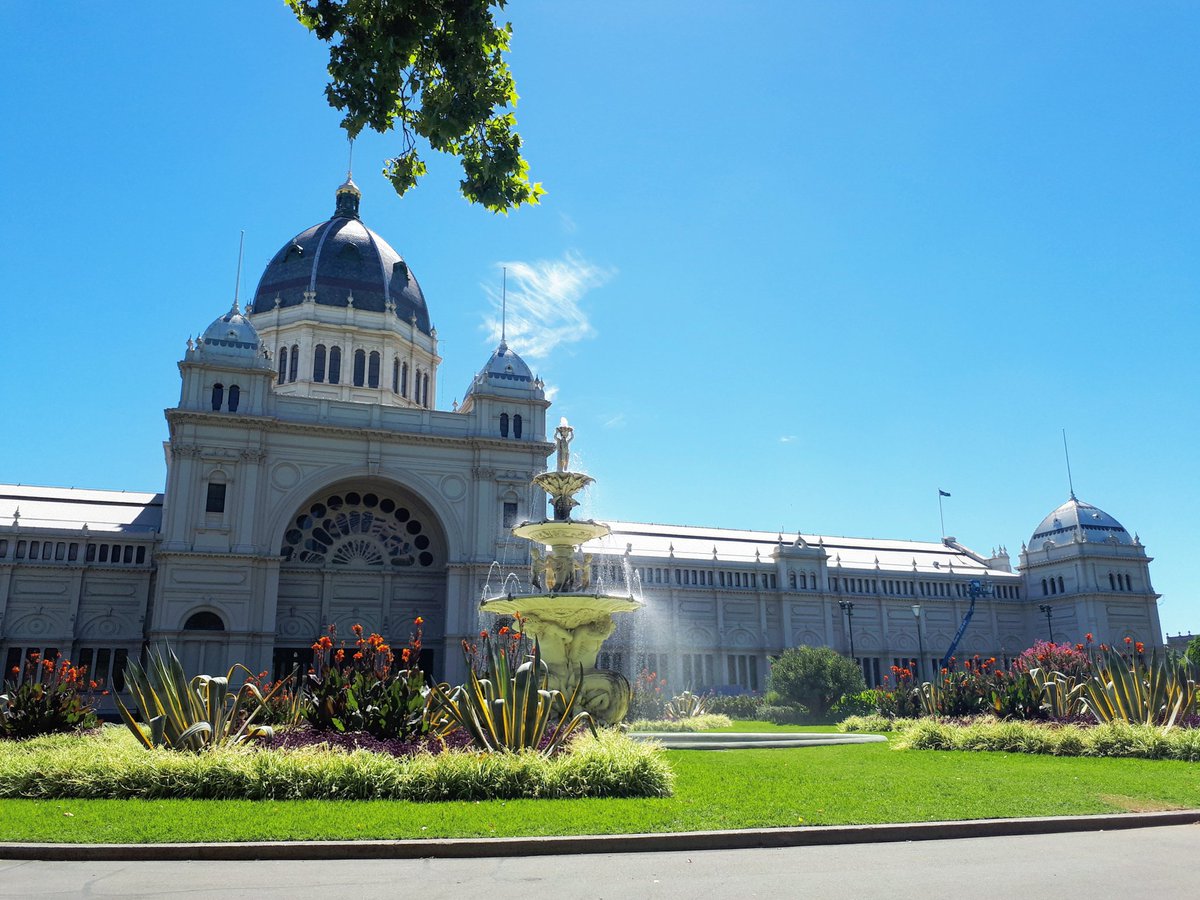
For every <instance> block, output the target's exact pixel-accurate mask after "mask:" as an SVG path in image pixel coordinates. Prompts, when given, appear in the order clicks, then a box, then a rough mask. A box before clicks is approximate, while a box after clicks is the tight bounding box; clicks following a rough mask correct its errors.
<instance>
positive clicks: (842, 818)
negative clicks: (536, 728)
mask: <svg viewBox="0 0 1200 900" xmlns="http://www.w3.org/2000/svg"><path fill="white" fill-rule="evenodd" d="M666 757H667V759H668V761H669V762H670V764H671V766H672V768H674V770H675V773H676V782H675V795H674V796H673V797H670V798H664V799H655V800H645V799H642V800H626V799H608V800H515V801H514V800H510V801H485V802H478V803H469V802H437V803H411V802H397V801H391V802H389V801H360V802H345V801H286V802H258V803H256V802H251V801H234V800H228V801H217V800H209V801H194V800H123V801H122V800H90V801H89V800H53V801H34V800H0V840H9V841H73V842H107V841H131V842H160V841H205V840H215V841H248V840H317V839H327V840H350V839H368V838H390V839H405V838H433V837H481V836H482V837H488V836H508V835H561V834H614V833H628V832H659V831H690V830H711V829H721V828H751V827H776V826H789V825H834V824H850V823H873V822H921V821H932V820H939V819H951V820H953V819H975V818H991V817H1011V816H1049V815H1082V814H1087V813H1112V812H1125V811H1135V810H1156V809H1179V808H1193V807H1196V806H1200V770H1198V769H1197V767H1196V764H1194V763H1184V762H1173V761H1157V760H1141V759H1080V758H1057V757H1049V756H1032V755H1025V754H1002V753H979V752H955V751H921V750H907V751H899V752H898V751H895V750H893V749H892V748H891V746H890V745H889V744H883V743H881V744H864V745H858V746H841V747H811V748H804V749H797V750H736V751H724V752H721V753H705V752H700V751H670V752H668V753H667V754H666Z"/></svg>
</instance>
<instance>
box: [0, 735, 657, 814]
mask: <svg viewBox="0 0 1200 900" xmlns="http://www.w3.org/2000/svg"><path fill="white" fill-rule="evenodd" d="M4 751H5V752H4V753H3V754H2V755H0V798H30V799H47V800H48V799H64V798H85V799H199V800H234V799H242V800H314V799H320V800H414V801H436V800H513V799H572V798H581V797H668V796H670V795H671V791H672V782H673V777H674V776H673V775H672V773H671V770H670V768H669V767H668V766H667V763H666V761H665V759H664V758H663V754H662V751H661V749H660V748H658V747H656V746H654V745H651V744H644V743H639V742H635V741H633V740H631V739H630V738H628V737H626V736H625V735H622V734H620V733H618V732H612V731H606V732H601V733H600V734H599V735H598V736H593V735H591V734H581V735H578V736H577V737H575V738H574V739H573V741H572V743H571V746H570V749H569V752H566V753H561V754H558V755H556V756H551V757H547V756H544V755H542V754H539V753H537V752H535V751H526V752H520V753H475V752H470V751H449V752H446V753H439V754H432V753H419V754H416V755H414V756H410V757H405V758H396V757H393V756H389V755H384V754H379V753H371V752H368V751H365V750H356V751H353V752H350V753H347V752H342V751H336V750H330V749H327V748H320V747H307V748H302V749H298V750H275V749H261V748H259V749H256V748H250V747H227V748H226V747H222V748H215V749H213V750H210V751H209V752H206V753H202V754H191V753H178V752H172V751H169V750H149V751H148V750H145V749H144V748H142V747H141V746H139V745H138V743H137V742H136V740H135V739H134V738H133V736H132V735H131V734H129V732H128V731H127V730H126V729H124V728H115V727H106V728H103V729H101V730H100V731H99V732H96V733H92V734H83V735H53V736H46V737H40V738H33V739H31V740H27V741H14V742H11V743H8V744H6V745H5V747H4Z"/></svg>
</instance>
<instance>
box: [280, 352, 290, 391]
mask: <svg viewBox="0 0 1200 900" xmlns="http://www.w3.org/2000/svg"><path fill="white" fill-rule="evenodd" d="M287 364H288V349H287V347H280V348H279V383H280V384H283V383H284V382H285V381H287Z"/></svg>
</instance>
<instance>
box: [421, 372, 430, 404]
mask: <svg viewBox="0 0 1200 900" xmlns="http://www.w3.org/2000/svg"><path fill="white" fill-rule="evenodd" d="M421 405H422V406H425V407H428V406H429V373H428V372H426V373H425V374H424V375H422V376H421Z"/></svg>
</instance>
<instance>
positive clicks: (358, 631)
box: [350, 625, 363, 637]
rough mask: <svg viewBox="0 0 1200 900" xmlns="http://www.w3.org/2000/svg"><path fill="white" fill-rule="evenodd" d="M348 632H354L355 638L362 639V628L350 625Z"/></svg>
mask: <svg viewBox="0 0 1200 900" xmlns="http://www.w3.org/2000/svg"><path fill="white" fill-rule="evenodd" d="M350 630H351V631H353V632H354V636H355V637H362V632H363V628H362V626H361V625H351V626H350Z"/></svg>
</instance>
